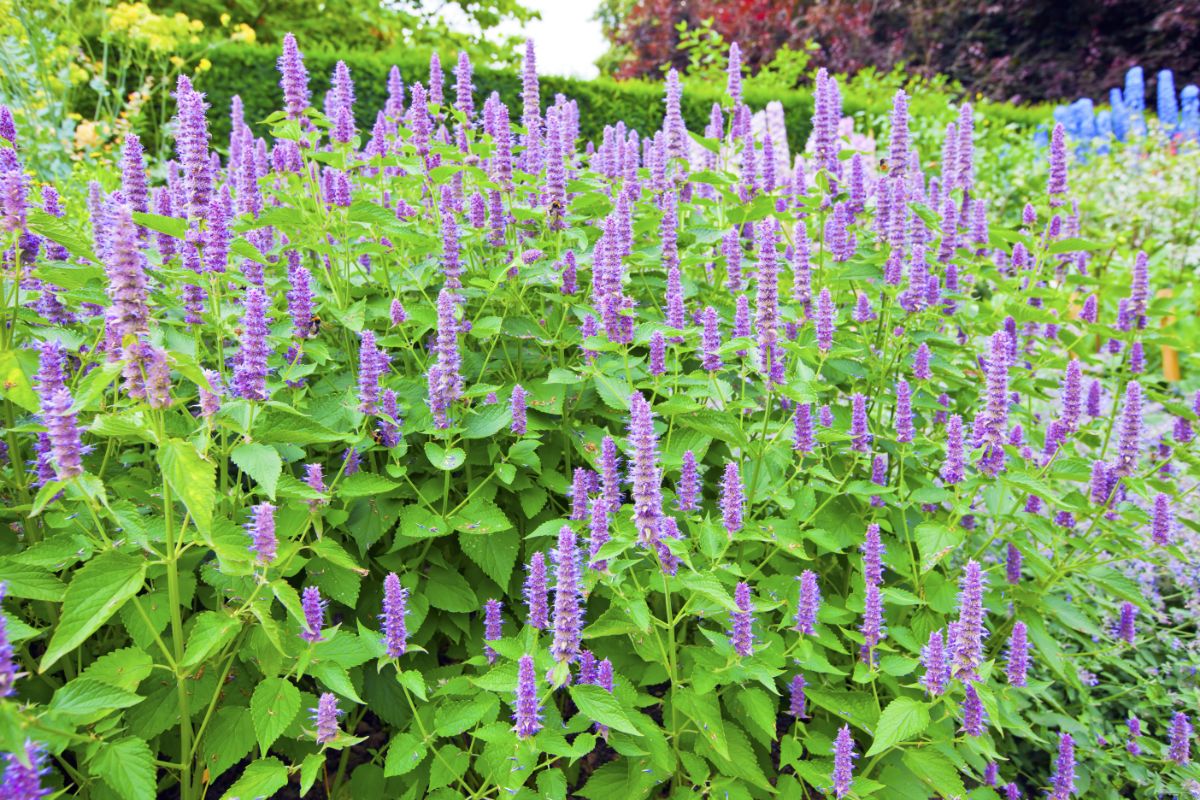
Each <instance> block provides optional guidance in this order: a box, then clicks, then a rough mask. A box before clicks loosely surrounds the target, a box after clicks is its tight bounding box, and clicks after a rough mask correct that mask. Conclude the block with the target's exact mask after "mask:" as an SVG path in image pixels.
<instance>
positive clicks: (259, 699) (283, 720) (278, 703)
mask: <svg viewBox="0 0 1200 800" xmlns="http://www.w3.org/2000/svg"><path fill="white" fill-rule="evenodd" d="M298 713H300V690H299V689H297V688H296V687H295V686H293V685H292V684H291V683H290V682H289V681H288V680H287V679H286V678H267V679H266V680H264V681H263V682H262V683H260V684H258V686H256V687H255V688H254V695H253V696H252V697H251V698H250V716H251V718H252V719H253V720H254V734H255V735H256V736H257V737H258V746H259V747H260V748H261V749H262V752H263V753H264V754H265V753H266V752H267V750H269V749H270V748H271V745H272V744H274V743H275V740H276V739H278V738H279V737H280V736H281V735H283V732H284V731H285V730H287V727H288V726H289V725H291V724H292V720H294V719H295V718H296V715H297V714H298Z"/></svg>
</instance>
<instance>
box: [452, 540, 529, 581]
mask: <svg viewBox="0 0 1200 800" xmlns="http://www.w3.org/2000/svg"><path fill="white" fill-rule="evenodd" d="M458 545H459V547H461V548H462V551H463V553H465V554H466V556H467V557H468V558H469V559H471V560H472V561H474V562H475V563H476V564H478V565H479V568H480V569H481V570H483V571H484V573H485V574H486V575H487V576H488V577H489V578H491V579H492V580H493V581H495V582H496V584H497V585H498V586H500V587H501V588H502V589H503V588H507V587H508V581H509V579H510V578H511V577H512V572H513V567H515V566H516V563H517V553H518V552H519V551H520V549H521V535H520V534H519V533H517V532H516V531H515V530H505V531H499V532H498V533H489V534H486V535H480V534H475V533H465V532H464V533H459V534H458Z"/></svg>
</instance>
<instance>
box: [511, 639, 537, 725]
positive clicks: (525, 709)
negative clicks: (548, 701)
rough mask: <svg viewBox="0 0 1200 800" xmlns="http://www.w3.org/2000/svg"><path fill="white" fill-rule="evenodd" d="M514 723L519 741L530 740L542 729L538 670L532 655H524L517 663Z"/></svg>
mask: <svg viewBox="0 0 1200 800" xmlns="http://www.w3.org/2000/svg"><path fill="white" fill-rule="evenodd" d="M513 722H514V723H515V724H514V725H513V730H514V731H515V732H516V734H517V738H518V739H528V738H529V737H531V736H533V735H534V734H536V733H537V732H538V731H540V730H541V729H542V708H541V704H540V703H539V702H538V686H537V668H536V667H535V666H534V663H533V656H531V655H523V656H521V659H520V661H518V662H517V699H516V702H515V703H514V704H513Z"/></svg>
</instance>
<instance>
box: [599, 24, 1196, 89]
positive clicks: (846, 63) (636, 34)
mask: <svg viewBox="0 0 1200 800" xmlns="http://www.w3.org/2000/svg"><path fill="white" fill-rule="evenodd" d="M710 17H711V18H712V19H713V21H714V22H713V27H714V28H716V30H718V31H720V32H721V34H722V35H723V36H724V37H725V40H726V41H737V42H738V43H739V44H740V45H741V47H742V51H743V54H744V58H745V61H746V63H747V64H748V65H749V66H750V68H751V69H752V70H753V69H754V68H756V67H757V66H759V65H761V64H764V63H767V62H769V61H770V60H771V58H772V57H773V56H774V53H775V51H776V50H778V49H779V48H781V47H783V46H785V45H791V46H792V47H793V48H795V49H799V48H800V47H802V46H803V44H804V43H805V42H806V41H809V40H811V41H814V42H816V43H817V44H818V45H819V46H820V51H819V52H818V53H816V54H815V60H816V63H817V64H820V65H824V66H828V67H830V68H831V69H833V70H835V71H838V72H854V71H857V70H859V69H861V68H863V67H866V66H874V67H877V68H879V69H881V70H888V69H891V68H892V67H893V66H895V65H897V64H901V63H902V64H905V65H906V66H907V68H908V69H909V70H910V71H912V72H916V73H920V74H924V75H933V74H937V73H941V74H945V75H949V76H950V77H952V78H955V79H957V80H959V81H961V82H962V83H963V84H964V85H965V86H966V87H967V88H969V89H971V90H974V91H980V92H983V93H985V94H987V95H990V96H991V97H994V98H997V99H1014V100H1046V99H1061V98H1074V97H1077V96H1081V95H1089V96H1100V95H1103V94H1105V93H1106V91H1107V89H1108V88H1109V87H1111V86H1117V85H1120V84H1121V83H1122V81H1123V75H1124V72H1125V70H1126V69H1127V68H1128V67H1130V66H1132V65H1133V64H1141V65H1142V66H1144V67H1145V68H1146V70H1147V72H1148V73H1153V72H1157V71H1158V70H1159V69H1162V68H1168V67H1169V68H1171V69H1173V70H1175V72H1176V73H1177V75H1178V76H1179V78H1180V80H1179V83H1180V84H1182V83H1186V82H1189V81H1192V80H1195V79H1196V76H1197V74H1198V73H1200V0H1179V2H1170V3H1164V2H1147V1H1145V0H1055V1H1054V2H1048V1H1047V0H991V1H990V2H989V0H799V1H797V0H790V2H789V0H634V2H633V4H632V8H631V10H630V11H629V12H628V13H626V14H625V15H624V16H623V17H622V19H621V21H620V24H619V25H618V26H617V28H616V30H614V31H611V32H610V33H611V35H612V38H613V41H614V43H615V44H617V45H621V46H624V47H625V48H626V52H627V53H628V58H627V59H626V60H625V61H624V62H623V63H622V64H621V65H620V68H619V70H620V74H621V75H623V76H635V75H657V74H659V73H658V69H659V67H660V66H661V65H662V64H664V63H667V62H668V61H669V62H672V63H674V64H675V65H676V66H681V67H682V66H685V65H686V62H687V59H686V55H684V54H683V53H680V52H679V51H678V50H677V49H676V45H677V43H678V40H679V33H678V31H677V30H676V28H675V26H676V24H677V23H679V22H681V21H683V22H687V23H688V26H689V27H698V26H699V25H700V24H701V22H702V21H703V20H705V19H708V18H710Z"/></svg>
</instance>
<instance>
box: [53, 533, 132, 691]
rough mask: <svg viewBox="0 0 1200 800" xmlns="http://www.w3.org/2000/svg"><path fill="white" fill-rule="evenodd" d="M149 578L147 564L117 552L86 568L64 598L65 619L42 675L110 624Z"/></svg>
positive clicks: (101, 556) (59, 625) (88, 564)
mask: <svg viewBox="0 0 1200 800" xmlns="http://www.w3.org/2000/svg"><path fill="white" fill-rule="evenodd" d="M145 576H146V562H145V561H143V560H142V559H140V558H138V557H136V556H129V555H125V554H124V553H119V552H117V551H116V550H110V551H108V552H106V553H101V554H100V555H98V556H96V557H95V558H93V559H92V560H91V561H89V562H88V563H86V564H84V565H83V567H82V568H81V569H80V570H79V571H78V572H76V573H75V577H74V578H73V579H72V580H71V585H70V586H68V587H67V591H66V593H65V594H64V596H63V607H62V616H61V617H60V618H59V621H58V626H57V627H56V628H55V629H54V635H53V636H52V637H51V638H50V644H49V646H48V647H47V648H46V653H45V655H43V656H42V663H41V664H40V665H39V666H38V672H45V671H46V670H48V669H49V668H50V667H51V666H53V665H54V663H55V662H56V661H58V660H59V659H60V658H62V657H63V656H65V655H66V654H67V653H70V652H71V651H72V650H74V649H75V648H76V647H79V645H81V644H83V642H84V640H86V639H87V638H88V637H89V636H91V635H92V634H93V633H95V632H96V631H97V630H98V629H99V628H100V626H101V625H103V624H104V623H105V622H108V619H109V617H111V616H112V615H113V614H115V613H117V610H118V609H120V608H121V606H123V605H125V601H126V600H128V599H129V598H131V597H133V596H134V595H135V594H137V593H138V590H139V589H141V588H142V581H143V580H144V579H145Z"/></svg>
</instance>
